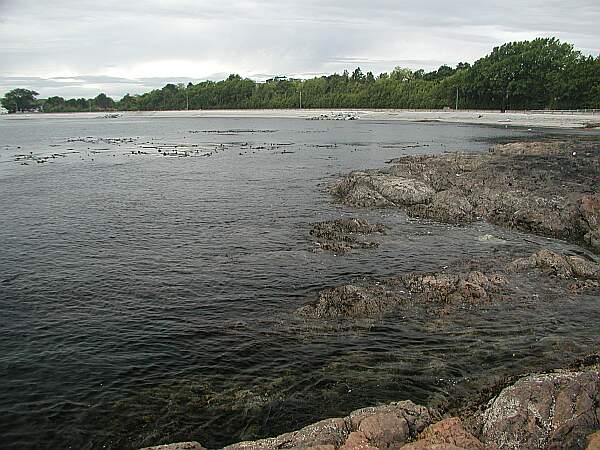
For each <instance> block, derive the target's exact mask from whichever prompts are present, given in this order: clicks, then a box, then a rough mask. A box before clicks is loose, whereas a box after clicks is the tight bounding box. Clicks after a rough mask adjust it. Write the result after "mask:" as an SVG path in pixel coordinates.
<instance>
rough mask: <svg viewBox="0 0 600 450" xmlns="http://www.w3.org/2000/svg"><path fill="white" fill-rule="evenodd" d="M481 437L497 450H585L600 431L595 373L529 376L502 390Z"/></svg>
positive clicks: (598, 373) (599, 380)
mask: <svg viewBox="0 0 600 450" xmlns="http://www.w3.org/2000/svg"><path fill="white" fill-rule="evenodd" d="M481 421H482V428H481V436H482V440H483V441H484V442H486V443H494V444H496V445H498V446H499V447H500V448H502V449H522V448H528V449H550V448H555V449H584V448H586V445H587V436H588V435H590V434H591V433H593V432H594V431H595V430H597V429H598V428H600V370H599V369H598V368H597V367H596V368H592V369H590V370H587V371H583V372H562V373H561V372H559V373H550V374H542V375H530V376H528V377H525V378H523V379H521V380H519V381H517V382H516V383H515V384H514V385H513V386H510V387H508V388H506V389H504V390H503V391H502V392H501V393H500V394H499V395H498V396H497V397H496V398H495V399H493V400H492V401H491V402H490V404H489V406H488V408H487V409H486V410H485V412H484V414H483V416H482V418H481Z"/></svg>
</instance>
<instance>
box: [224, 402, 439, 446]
mask: <svg viewBox="0 0 600 450" xmlns="http://www.w3.org/2000/svg"><path fill="white" fill-rule="evenodd" d="M433 421H434V416H433V415H432V412H431V411H429V410H428V409H427V408H425V407H423V406H419V405H415V404H414V403H413V402H411V401H403V402H397V403H391V404H389V405H383V406H376V407H370V408H364V409H359V410H357V411H354V412H352V413H350V414H349V415H348V416H346V417H342V418H334V419H326V420H323V421H321V422H317V423H315V424H313V425H309V426H307V427H304V428H302V429H301V430H298V431H294V432H291V433H286V434H283V435H281V436H277V437H274V438H268V439H261V440H259V441H254V442H240V443H238V444H234V445H230V446H228V447H225V449H226V450H274V449H288V448H313V449H316V448H319V449H323V450H325V449H344V450H350V449H357V448H365V449H366V448H373V449H376V448H381V449H386V450H387V449H392V448H398V447H400V446H402V445H403V444H405V443H406V442H409V441H410V440H412V439H414V438H416V437H417V436H418V434H419V433H420V432H421V431H423V429H425V427H426V426H427V425H429V424H431V423H432V422H433Z"/></svg>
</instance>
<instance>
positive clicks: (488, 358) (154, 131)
mask: <svg viewBox="0 0 600 450" xmlns="http://www.w3.org/2000/svg"><path fill="white" fill-rule="evenodd" d="M524 135H527V136H530V135H531V134H530V133H529V134H528V133H526V132H523V131H519V130H511V129H499V128H491V127H478V126H469V125H462V126H461V125H454V124H440V123H405V122H380V123H378V122H368V121H352V122H329V121H304V120H299V119H249V118H244V119H208V118H202V119H198V118H177V119H158V118H143V119H140V118H119V119H76V118H71V119H54V118H51V117H48V116H44V117H41V118H35V119H31V120H16V119H5V118H2V119H0V211H1V214H0V246H1V248H2V253H1V258H0V327H1V328H0V385H1V386H2V388H1V389H0V430H1V431H0V433H1V434H2V446H3V448H7V449H23V448H33V447H35V448H39V449H44V448H48V449H57V448H74V449H92V448H94V449H95V448H115V449H126V448H138V447H141V446H143V445H151V444H158V443H164V442H169V441H177V440H190V439H195V440H198V441H200V442H202V443H203V444H204V445H206V446H212V447H216V446H219V445H224V444H227V443H231V442H235V441H239V440H242V439H250V438H257V437H264V436H268V435H272V434H275V433H280V432H283V431H288V430H291V429H293V428H297V427H300V426H302V425H305V424H307V423H310V422H312V421H315V420H318V419H321V418H323V417H327V416H334V415H339V414H344V413H347V412H349V411H350V410H352V409H355V408H357V407H361V406H367V405H371V404H376V403H377V402H385V401H392V400H399V399H412V400H414V401H416V402H426V401H432V400H435V399H439V398H443V397H444V396H445V395H446V394H447V393H448V392H450V391H452V390H453V389H455V387H456V386H457V385H460V383H463V382H465V381H468V380H472V379H476V378H478V377H483V376H486V377H490V376H502V375H507V374H514V373H522V372H525V371H528V370H535V369H543V368H547V367H552V366H554V365H560V364H563V363H565V361H570V360H571V359H572V358H574V357H575V356H577V355H580V354H582V353H585V352H587V351H589V350H590V349H593V348H594V347H596V348H597V345H598V343H599V341H600V336H598V333H597V323H598V320H599V319H600V315H599V313H598V311H599V307H600V299H598V298H597V297H595V296H591V295H578V296H574V297H573V298H568V299H564V298H563V299H558V298H548V299H541V301H540V299H539V298H536V297H535V296H532V299H531V301H524V302H521V303H519V304H508V305H495V306H493V305H490V306H486V307H485V308H481V309H477V310H465V311H461V313H460V314H458V315H456V317H454V318H452V319H447V318H443V317H431V316H425V315H420V314H414V313H411V312H407V311H399V312H396V313H394V314H391V315H389V316H387V317H385V318H382V319H379V320H375V321H364V322H360V323H357V324H356V325H355V326H353V327H350V328H342V329H340V328H338V327H335V326H329V325H328V324H318V325H316V326H311V325H309V324H304V323H302V322H301V321H298V320H295V319H293V318H292V316H291V315H290V313H291V312H292V311H293V310H294V309H295V308H297V307H298V306H300V305H301V304H303V303H304V302H305V301H307V299H309V298H311V297H312V296H314V295H316V293H317V292H318V291H319V290H320V289H323V288H324V287H329V286H332V285H336V284H340V283H344V282H348V281H350V280H353V279H354V278H356V277H363V276H389V275H395V274H400V273H405V272H409V271H425V270H435V269H439V268H441V267H443V266H446V265H451V264H452V263H453V262H455V261H457V260H462V259H464V258H478V257H489V256H490V255H492V256H494V255H498V256H505V255H509V256H512V255H522V254H527V253H530V252H531V251H533V250H535V249H537V248H538V247H539V246H541V245H545V246H550V247H552V248H557V249H560V250H563V251H570V252H581V251H582V250H581V249H577V248H576V247H574V246H571V245H567V244H564V243H561V242H558V241H552V240H548V239H544V238H538V237H533V236H528V235H524V234H520V233H513V232H509V231H506V230H503V229H499V228H496V227H493V226H491V225H487V224H483V223H477V224H473V225H469V226H447V225H440V224H435V223H431V222H427V221H417V220H411V219H408V218H407V217H406V216H405V215H404V214H403V213H401V212H397V211H365V210H353V209H351V208H346V207H340V206H337V205H334V204H333V203H332V202H331V199H330V197H329V196H328V194H327V192H326V186H327V185H328V184H330V183H331V182H333V181H334V180H335V179H336V177H337V176H338V175H339V174H342V173H345V172H348V171H350V170H353V169H361V168H367V167H382V166H384V165H385V162H386V161H387V160H389V159H391V158H395V157H398V156H401V155H407V154H415V153H439V152H443V151H453V150H463V151H484V150H486V148H487V147H488V144H487V143H486V140H488V139H495V138H501V139H505V138H510V137H519V136H524ZM123 138H132V139H123ZM174 144H178V145H179V147H177V154H178V155H180V154H182V153H185V152H187V154H188V157H177V156H175V155H174V156H172V157H171V156H162V153H159V152H158V150H159V149H160V150H161V152H167V153H174V148H175V147H174V146H173V145H174ZM52 154H54V155H55V156H54V158H52V157H51V155H52ZM207 154H210V156H204V155H207ZM17 155H22V156H17ZM45 157H49V158H48V159H47V160H46V159H45ZM17 159H18V161H17ZM42 160H45V161H46V162H37V161H42ZM23 163H26V165H24V164H23ZM343 215H346V216H349V215H353V216H359V217H365V218H368V219H369V220H372V221H374V222H375V221H379V222H383V223H385V224H386V225H388V226H389V227H390V229H391V231H390V233H389V234H388V235H386V236H384V237H383V238H382V245H381V247H380V248H378V249H373V250H363V251H355V252H353V253H351V254H348V255H344V256H337V255H334V254H330V253H315V252H313V251H312V250H313V244H312V242H311V239H310V237H309V235H308V230H309V229H310V226H309V224H310V223H311V222H315V221H320V220H326V219H330V218H337V217H340V216H343ZM486 234H492V235H494V236H498V237H501V238H502V239H503V240H504V241H505V242H501V241H497V240H492V241H486V240H481V239H479V238H480V237H481V236H483V235H486ZM535 291H536V286H531V292H532V293H535Z"/></svg>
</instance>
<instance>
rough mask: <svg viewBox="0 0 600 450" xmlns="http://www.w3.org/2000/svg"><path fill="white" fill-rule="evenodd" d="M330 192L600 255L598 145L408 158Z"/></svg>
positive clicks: (361, 203) (551, 144)
mask: <svg viewBox="0 0 600 450" xmlns="http://www.w3.org/2000/svg"><path fill="white" fill-rule="evenodd" d="M391 163H392V165H391V166H390V167H389V168H387V169H382V170H367V171H357V172H352V173H350V174H349V175H348V176H346V177H344V178H343V179H342V180H340V181H339V182H338V183H336V184H335V185H334V186H332V188H331V193H332V194H333V195H334V196H335V197H336V198H337V199H338V200H339V201H340V202H342V203H344V204H346V205H350V206H356V207H394V208H401V209H403V210H405V211H406V212H407V214H408V215H410V216H413V217H419V218H427V219H432V220H436V221H441V222H448V223H468V222H471V221H474V220H479V219H483V220H486V221H488V222H490V223H493V224H497V225H501V226H504V227H507V228H512V229H518V230H522V231H526V232H530V233H533V234H539V235H543V236H549V237H555V238H560V239H565V240H568V241H571V242H576V243H579V244H584V245H586V246H588V247H590V248H591V249H592V250H593V251H595V252H596V253H600V228H599V226H600V225H599V224H600V196H599V194H598V191H599V190H600V189H599V188H600V142H598V140H593V139H590V140H578V141H548V142H525V143H523V142H519V143H511V144H503V145H496V146H494V147H492V148H491V150H490V152H489V153H488V154H445V155H439V156H407V157H403V158H399V159H396V160H392V161H391Z"/></svg>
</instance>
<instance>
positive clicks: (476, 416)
mask: <svg viewBox="0 0 600 450" xmlns="http://www.w3.org/2000/svg"><path fill="white" fill-rule="evenodd" d="M597 143H598V141H597V140H592V141H589V142H587V141H576V142H570V141H567V142H548V141H545V142H544V141H542V142H534V143H522V142H517V143H513V144H504V145H499V146H496V147H494V148H493V149H492V150H491V151H490V153H488V154H477V155H461V154H459V153H453V154H449V155H436V156H430V155H429V156H422V155H418V156H405V157H403V158H399V159H398V160H396V161H391V162H390V163H391V164H392V165H391V166H390V167H388V168H385V169H372V170H370V171H365V172H353V173H351V174H349V175H346V177H345V178H343V179H342V181H341V183H338V184H336V185H334V187H333V188H332V190H331V191H330V193H332V194H334V195H333V196H334V198H337V200H338V201H340V202H342V203H343V204H346V205H348V206H352V207H356V208H363V209H364V208H367V209H372V208H384V207H385V208H391V209H396V210H408V213H409V214H410V213H412V214H413V215H414V216H416V217H420V218H425V219H429V220H435V221H437V222H441V223H470V222H471V221H473V220H475V219H484V220H486V221H488V222H492V223H496V224H498V225H500V226H503V227H505V228H507V229H511V228H512V229H520V230H521V231H524V232H527V233H530V234H533V235H538V236H553V237H557V238H561V239H564V240H566V241H572V242H573V243H575V244H577V245H579V246H580V248H581V254H580V255H579V256H573V255H568V254H565V255H561V254H557V253H554V252H551V251H548V250H545V249H542V250H541V251H538V252H537V253H534V254H533V255H531V256H529V257H526V258H519V259H516V260H514V261H512V262H510V263H509V264H508V265H507V266H506V269H505V270H504V271H503V270H502V269H501V267H499V266H498V263H499V261H500V260H499V259H498V258H497V257H495V258H493V260H492V261H493V262H490V264H491V269H490V271H489V273H487V272H485V270H484V269H485V267H484V266H483V265H476V267H474V268H473V270H471V271H470V272H468V273H467V272H464V273H463V272H459V273H457V274H455V273H453V272H452V270H449V271H447V270H446V268H444V269H442V271H441V272H439V273H427V274H421V275H417V276H408V277H400V278H399V279H392V280H389V282H388V283H387V284H386V283H385V282H384V281H382V280H376V281H375V282H373V283H370V284H369V283H367V284H365V285H363V286H353V285H345V286H337V287H334V288H332V289H329V290H326V291H324V293H323V295H320V296H319V299H318V300H317V301H316V302H312V303H310V302H309V303H307V304H306V305H304V306H303V307H301V308H300V309H298V310H297V311H296V313H297V314H299V315H300V316H301V317H303V318H305V320H308V321H313V320H314V321H321V322H315V323H323V322H322V321H323V320H325V321H327V320H331V319H333V320H343V321H349V322H351V321H352V320H355V319H356V318H363V317H379V316H381V315H383V314H385V312H386V311H388V309H391V308H394V307H404V308H407V307H410V305H411V304H415V305H435V304H436V302H437V303H439V305H440V314H443V315H446V316H448V315H449V314H452V312H453V311H452V308H449V306H452V305H457V306H458V307H457V308H456V309H455V311H456V313H458V314H460V310H461V307H462V306H463V305H467V306H468V305H471V306H475V307H477V305H479V304H482V305H486V304H493V303H498V302H507V301H510V299H512V298H513V297H514V298H518V297H519V295H521V296H522V295H525V296H528V295H529V293H528V292H527V285H528V283H530V282H531V280H533V279H539V280H538V283H539V284H538V285H539V286H546V287H548V289H549V290H548V291H544V290H542V291H539V290H537V288H536V291H535V293H533V295H532V298H536V296H539V297H540V298H542V299H546V298H551V296H552V295H559V296H562V297H565V298H568V297H574V298H575V297H576V296H577V293H581V292H584V291H588V292H591V293H594V292H598V289H599V288H600V261H598V259H597V258H596V257H595V256H593V254H594V253H595V254H600V240H597V239H596V235H597V233H599V232H600V228H599V227H600V197H598V194H597V186H598V185H597V183H598V179H597V178H596V177H592V178H590V177H589V176H587V175H590V174H587V173H586V172H585V170H584V169H585V168H586V167H590V168H593V167H595V166H597V162H598V158H599V157H600V153H599V152H600V147H598V144H597ZM552 162H553V163H552ZM447 166H448V167H447ZM492 171H494V172H493V173H494V176H490V173H491V172H492ZM463 174H469V176H468V177H461V176H459V175H463ZM592 175H593V173H592ZM479 181H481V185H480V183H479ZM426 183H430V184H431V186H429V185H428V184H426ZM446 184H447V185H446ZM567 185H568V186H569V188H568V189H567V188H566V187H565V186H567ZM486 189H487V191H489V192H488V193H489V195H486V194H485V193H486V192H487V191H486ZM589 191H592V192H593V193H592V194H590V193H589ZM498 194H500V195H498ZM436 196H439V198H438V197H436ZM421 197H423V198H421ZM494 199H495V201H497V203H494ZM557 199H558V200H557ZM557 202H558V203H557ZM482 205H483V206H482ZM490 205H491V206H490ZM488 207H489V210H488V209H486V208H488ZM344 232H346V233H347V234H344ZM376 232H385V230H384V229H383V228H381V227H379V226H377V225H373V226H370V225H369V224H368V223H366V222H365V223H363V222H360V221H358V220H346V221H341V220H338V221H337V222H336V221H333V222H322V223H319V224H317V226H316V227H314V228H313V230H311V233H310V234H311V235H312V236H314V237H315V238H321V239H322V240H323V243H322V244H321V246H322V247H323V249H324V250H331V251H338V252H339V251H340V249H339V248H338V247H336V245H337V246H343V245H346V246H347V247H348V246H349V247H351V246H352V245H354V244H357V245H356V247H357V248H358V249H360V248H365V247H363V246H361V244H366V248H368V247H369V245H368V244H369V243H368V242H363V241H361V240H356V239H354V237H355V235H356V234H357V233H358V234H372V233H376ZM577 233H579V234H577ZM325 244H331V245H330V247H331V248H325V247H324V245H325ZM465 273H466V275H465ZM486 273H487V275H486ZM519 274H520V275H519ZM523 280H527V282H526V283H525V284H522V283H521V282H522V281H523ZM411 290H412V291H414V292H413V296H412V297H410V298H409V299H408V300H406V298H407V297H406V295H407V294H406V293H407V292H410V291H411ZM552 293H554V294H552ZM540 294H541V295H540ZM598 362H599V356H598V354H597V353H592V354H589V355H587V356H585V355H584V356H583V357H582V358H580V360H579V361H577V362H573V363H572V364H569V365H568V366H566V367H563V368H556V369H554V370H549V371H544V372H536V371H533V372H529V373H528V372H525V373H522V374H521V375H519V376H516V377H514V378H512V379H511V377H507V379H506V380H500V382H499V383H497V384H496V385H495V386H489V387H486V386H484V385H481V386H479V389H478V390H474V391H470V392H468V393H466V395H463V396H462V398H461V396H460V395H459V396H456V395H455V396H454V397H449V398H448V404H447V406H446V407H444V406H443V405H442V407H440V406H439V405H435V404H429V405H417V404H414V403H412V402H411V401H402V402H396V403H390V404H387V405H379V406H370V407H367V408H363V409H360V410H356V411H353V412H351V413H350V414H349V415H347V416H345V417H337V418H333V419H324V420H322V421H320V422H317V423H314V424H312V425H308V426H306V427H304V428H302V429H299V430H297V431H292V432H288V433H285V434H282V435H279V436H275V437H270V438H264V439H259V440H256V441H243V442H238V443H235V444H231V445H229V446H226V447H224V448H225V449H227V450H276V449H284V448H290V449H291V448H311V449H315V450H316V449H319V450H358V449H386V450H388V449H391V448H395V449H404V450H425V449H439V450H442V449H446V450H460V449H463V450H465V449H466V450H494V449H511V450H513V449H514V450H517V449H521V448H528V449H540V450H541V449H550V448H553V449H567V448H568V449H580V450H584V449H586V450H594V449H597V448H598V447H597V446H598V445H600V421H599V419H600V416H599V415H598V414H597V411H598V409H597V405H598V404H600V403H599V402H600V367H599V366H598ZM509 380H510V381H509ZM184 448H186V449H196V450H201V449H203V448H204V447H203V446H202V445H201V444H200V443H198V442H187V443H180V444H171V445H166V446H154V447H148V448H146V449H145V450H159V449H160V450H180V449H184Z"/></svg>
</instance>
